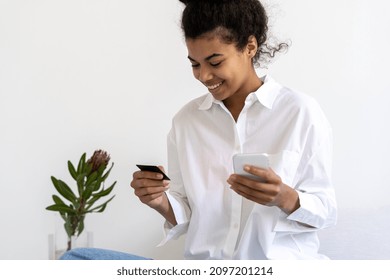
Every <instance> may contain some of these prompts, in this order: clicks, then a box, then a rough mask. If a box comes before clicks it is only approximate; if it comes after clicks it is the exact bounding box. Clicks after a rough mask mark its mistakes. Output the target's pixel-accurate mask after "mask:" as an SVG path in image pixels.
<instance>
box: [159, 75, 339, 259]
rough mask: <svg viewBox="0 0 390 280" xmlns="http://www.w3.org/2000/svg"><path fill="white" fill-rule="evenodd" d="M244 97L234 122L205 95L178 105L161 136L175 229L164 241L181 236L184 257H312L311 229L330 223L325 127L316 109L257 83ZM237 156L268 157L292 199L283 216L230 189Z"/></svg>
mask: <svg viewBox="0 0 390 280" xmlns="http://www.w3.org/2000/svg"><path fill="white" fill-rule="evenodd" d="M263 81H264V84H263V85H262V86H261V87H260V88H259V89H258V90H257V91H256V92H254V93H251V94H249V95H248V97H247V98H246V101H245V105H244V108H243V109H242V111H241V113H240V115H239V118H238V120H237V122H235V121H234V119H233V117H232V115H231V114H230V112H229V111H228V110H227V108H226V107H225V106H224V104H223V102H221V101H218V100H215V99H214V98H213V96H212V95H211V94H210V93H208V94H206V95H204V96H202V97H199V98H197V99H194V100H193V101H191V102H189V103H188V104H187V105H186V106H184V107H183V108H182V109H181V110H180V111H179V112H178V113H177V114H176V116H175V117H174V119H173V124H172V129H171V131H170V133H169V135H168V171H169V176H170V178H171V183H170V190H169V191H168V192H167V196H168V199H169V201H170V203H171V205H172V207H173V211H174V213H175V217H176V221H177V223H178V224H177V225H176V226H172V225H170V224H169V223H168V222H166V223H165V225H164V228H165V234H166V237H165V239H164V240H163V241H162V243H161V244H164V243H165V242H166V241H168V240H170V239H174V238H177V237H178V236H180V235H182V234H185V233H186V234H187V235H186V240H185V253H184V256H185V258H187V259H313V258H325V256H322V255H320V254H318V248H319V241H318V238H317V234H316V231H317V230H318V229H322V228H325V227H328V226H330V225H333V224H335V221H336V202H335V195H334V189H333V186H332V183H331V154H332V141H331V140H332V139H331V138H332V136H331V128H330V126H329V123H328V121H327V120H326V118H325V116H324V114H323V112H322V110H321V109H320V107H319V106H318V104H317V103H316V102H315V101H314V100H313V99H312V98H311V97H308V96H306V95H304V94H302V93H298V92H294V91H292V90H290V89H288V88H286V87H283V86H281V85H279V84H278V83H276V82H275V81H273V80H272V79H271V78H270V77H266V78H263ZM236 153H267V154H269V155H270V166H271V168H272V169H273V170H274V171H275V172H276V173H277V174H278V175H279V176H280V177H281V178H282V181H283V182H284V183H285V184H287V185H288V186H291V187H292V188H295V189H296V190H297V192H298V194H299V202H300V208H299V209H297V210H296V211H295V212H293V213H291V214H290V215H287V214H285V213H284V212H283V211H281V210H280V209H279V208H277V207H268V206H263V205H260V204H256V203H254V202H251V201H249V200H247V199H245V198H243V197H241V196H240V195H238V194H237V193H235V192H234V191H232V190H231V189H230V186H229V185H228V183H227V182H226V180H227V179H228V177H229V176H230V175H231V174H232V173H234V172H233V163H232V157H233V155H234V154H236Z"/></svg>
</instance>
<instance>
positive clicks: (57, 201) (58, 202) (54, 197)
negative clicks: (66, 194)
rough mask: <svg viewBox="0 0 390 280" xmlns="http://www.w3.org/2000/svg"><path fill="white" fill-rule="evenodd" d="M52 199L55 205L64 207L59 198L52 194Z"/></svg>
mask: <svg viewBox="0 0 390 280" xmlns="http://www.w3.org/2000/svg"><path fill="white" fill-rule="evenodd" d="M52 198H53V201H54V202H55V203H56V204H57V205H65V203H64V202H63V201H62V199H61V198H60V197H59V196H57V195H55V194H53V196H52Z"/></svg>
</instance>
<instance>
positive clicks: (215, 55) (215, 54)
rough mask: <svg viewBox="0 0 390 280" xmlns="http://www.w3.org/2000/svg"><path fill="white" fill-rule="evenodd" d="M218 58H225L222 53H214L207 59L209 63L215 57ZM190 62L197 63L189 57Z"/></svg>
mask: <svg viewBox="0 0 390 280" xmlns="http://www.w3.org/2000/svg"><path fill="white" fill-rule="evenodd" d="M218 56H223V54H220V53H213V54H212V55H209V56H208V57H206V58H205V60H206V61H209V60H210V59H212V58H214V57H218ZM187 57H188V59H189V60H191V61H193V62H196V60H195V59H193V58H192V57H190V56H187Z"/></svg>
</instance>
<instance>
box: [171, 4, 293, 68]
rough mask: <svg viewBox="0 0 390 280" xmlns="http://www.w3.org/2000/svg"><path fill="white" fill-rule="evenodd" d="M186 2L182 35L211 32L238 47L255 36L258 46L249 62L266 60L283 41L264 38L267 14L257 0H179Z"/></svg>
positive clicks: (279, 49) (188, 36) (239, 48)
mask: <svg viewBox="0 0 390 280" xmlns="http://www.w3.org/2000/svg"><path fill="white" fill-rule="evenodd" d="M179 1H180V2H182V3H184V4H185V5H186V7H185V9H184V11H183V14H182V21H181V26H182V29H183V32H184V36H185V38H186V39H188V38H191V39H196V38H198V37H199V36H201V35H203V34H205V33H208V32H214V33H215V35H217V36H219V37H220V38H221V39H222V40H223V42H225V43H229V44H230V43H235V44H236V47H237V49H238V50H240V51H242V50H243V49H244V47H245V46H246V45H247V43H248V38H249V37H250V36H251V35H253V36H255V37H256V40H257V44H258V50H257V53H256V55H255V56H254V58H253V64H254V65H256V66H258V65H260V64H259V61H261V62H264V63H267V62H269V61H270V60H271V59H272V58H273V57H274V56H275V54H276V53H277V52H281V51H284V50H286V49H287V48H288V44H287V43H277V44H269V43H268V42H267V33H268V16H267V13H266V11H265V9H264V7H263V5H262V4H261V3H260V2H259V0H179Z"/></svg>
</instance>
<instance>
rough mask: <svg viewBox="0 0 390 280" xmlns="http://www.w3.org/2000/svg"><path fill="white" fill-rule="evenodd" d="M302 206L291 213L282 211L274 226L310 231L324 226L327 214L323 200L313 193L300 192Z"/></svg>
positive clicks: (276, 228)
mask: <svg viewBox="0 0 390 280" xmlns="http://www.w3.org/2000/svg"><path fill="white" fill-rule="evenodd" d="M298 195H299V203H300V207H299V208H298V209H297V210H295V211H294V212H292V213H291V214H290V215H288V214H286V213H284V212H283V211H281V212H280V215H279V219H278V221H277V223H276V226H275V228H274V230H275V231H283V232H310V231H316V230H318V229H320V228H322V227H323V225H324V223H325V221H326V215H325V213H323V210H322V209H324V206H323V205H322V202H321V200H320V199H319V198H318V197H316V196H313V195H312V194H306V193H302V192H298Z"/></svg>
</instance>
